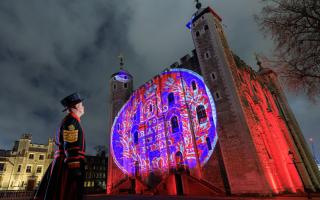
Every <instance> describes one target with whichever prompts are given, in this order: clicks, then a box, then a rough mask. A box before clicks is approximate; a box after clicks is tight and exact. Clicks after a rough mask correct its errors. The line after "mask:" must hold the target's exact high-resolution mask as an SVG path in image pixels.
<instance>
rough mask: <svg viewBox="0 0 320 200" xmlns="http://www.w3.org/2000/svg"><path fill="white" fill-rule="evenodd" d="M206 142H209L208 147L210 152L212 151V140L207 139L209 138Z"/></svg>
mask: <svg viewBox="0 0 320 200" xmlns="http://www.w3.org/2000/svg"><path fill="white" fill-rule="evenodd" d="M206 141H207V147H208V150H212V146H211V141H210V138H209V137H207V138H206Z"/></svg>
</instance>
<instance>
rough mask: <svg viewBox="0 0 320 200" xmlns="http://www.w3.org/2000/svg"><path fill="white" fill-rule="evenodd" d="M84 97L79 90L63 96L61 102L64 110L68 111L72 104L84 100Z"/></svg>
mask: <svg viewBox="0 0 320 200" xmlns="http://www.w3.org/2000/svg"><path fill="white" fill-rule="evenodd" d="M82 101H83V99H82V98H81V97H80V94H79V93H78V92H75V93H73V94H70V95H69V96H67V97H65V98H63V99H62V100H61V101H60V102H61V104H62V105H63V107H64V110H63V111H62V112H64V111H66V110H67V109H68V108H71V107H72V106H74V105H76V104H78V103H80V102H82Z"/></svg>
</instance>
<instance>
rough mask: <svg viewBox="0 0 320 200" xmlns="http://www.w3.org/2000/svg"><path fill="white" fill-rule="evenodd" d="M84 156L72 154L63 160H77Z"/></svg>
mask: <svg viewBox="0 0 320 200" xmlns="http://www.w3.org/2000/svg"><path fill="white" fill-rule="evenodd" d="M84 158H85V157H84V156H72V157H68V158H65V159H64V160H65V161H69V160H77V159H84Z"/></svg>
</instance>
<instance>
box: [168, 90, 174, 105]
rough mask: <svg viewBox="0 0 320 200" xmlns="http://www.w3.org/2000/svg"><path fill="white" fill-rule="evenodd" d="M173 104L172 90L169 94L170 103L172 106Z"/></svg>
mask: <svg viewBox="0 0 320 200" xmlns="http://www.w3.org/2000/svg"><path fill="white" fill-rule="evenodd" d="M173 104H174V95H173V93H172V92H171V93H169V94H168V105H169V106H171V105H173Z"/></svg>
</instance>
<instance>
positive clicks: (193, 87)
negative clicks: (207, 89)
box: [191, 81, 197, 90]
mask: <svg viewBox="0 0 320 200" xmlns="http://www.w3.org/2000/svg"><path fill="white" fill-rule="evenodd" d="M191 85H192V89H193V90H196V89H197V85H196V82H195V81H192V82H191Z"/></svg>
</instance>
